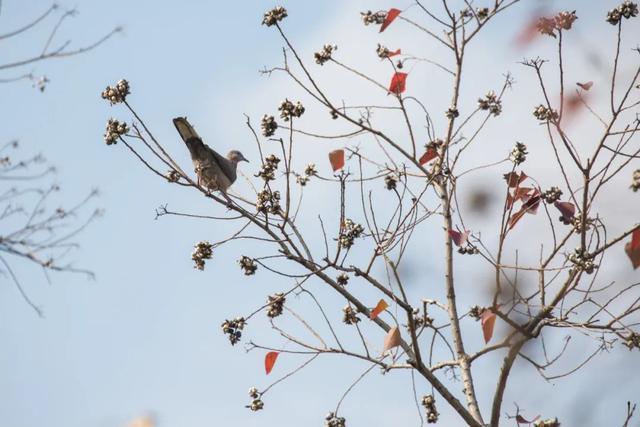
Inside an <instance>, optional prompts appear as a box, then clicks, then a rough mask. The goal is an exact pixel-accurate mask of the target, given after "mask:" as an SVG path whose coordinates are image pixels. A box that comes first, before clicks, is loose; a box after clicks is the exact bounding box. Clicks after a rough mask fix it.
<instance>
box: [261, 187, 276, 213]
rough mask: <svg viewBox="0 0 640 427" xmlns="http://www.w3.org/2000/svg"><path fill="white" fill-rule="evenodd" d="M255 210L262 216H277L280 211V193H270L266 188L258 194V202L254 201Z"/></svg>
mask: <svg viewBox="0 0 640 427" xmlns="http://www.w3.org/2000/svg"><path fill="white" fill-rule="evenodd" d="M256 210H257V211H258V212H262V213H263V214H267V213H270V214H274V215H277V214H278V213H280V211H281V207H280V192H279V191H271V190H270V189H268V188H265V189H264V190H262V191H260V192H259V193H258V200H257V201H256Z"/></svg>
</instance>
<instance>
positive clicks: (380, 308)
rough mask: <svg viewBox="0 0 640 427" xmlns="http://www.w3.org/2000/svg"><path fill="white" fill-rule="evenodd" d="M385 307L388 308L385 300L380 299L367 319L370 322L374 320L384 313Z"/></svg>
mask: <svg viewBox="0 0 640 427" xmlns="http://www.w3.org/2000/svg"><path fill="white" fill-rule="evenodd" d="M387 307H389V304H387V302H386V301H385V300H383V299H381V300H380V301H378V304H377V305H376V307H375V308H374V309H373V310H371V313H369V319H371V320H373V319H375V318H376V317H378V316H379V315H380V313H382V312H383V311H385V310H386V309H387Z"/></svg>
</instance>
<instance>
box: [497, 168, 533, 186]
mask: <svg viewBox="0 0 640 427" xmlns="http://www.w3.org/2000/svg"><path fill="white" fill-rule="evenodd" d="M503 177H504V180H505V181H507V185H508V186H509V187H511V188H514V187H517V186H518V185H520V183H521V182H522V181H524V180H525V179H527V178H529V177H528V176H527V175H526V174H525V173H524V172H520V175H518V174H517V173H516V172H509V173H506V174H504V175H503Z"/></svg>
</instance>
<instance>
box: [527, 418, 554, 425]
mask: <svg viewBox="0 0 640 427" xmlns="http://www.w3.org/2000/svg"><path fill="white" fill-rule="evenodd" d="M533 427H560V422H559V421H558V419H557V418H549V419H548V420H538V421H536V422H535V423H533Z"/></svg>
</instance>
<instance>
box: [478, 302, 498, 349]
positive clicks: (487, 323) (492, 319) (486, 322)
mask: <svg viewBox="0 0 640 427" xmlns="http://www.w3.org/2000/svg"><path fill="white" fill-rule="evenodd" d="M480 323H481V324H482V335H483V336H484V342H485V344H487V343H488V342H489V341H491V337H492V336H493V327H494V326H495V324H496V314H495V313H494V312H493V311H491V310H490V309H488V308H485V309H484V310H483V311H482V314H481V315H480Z"/></svg>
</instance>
